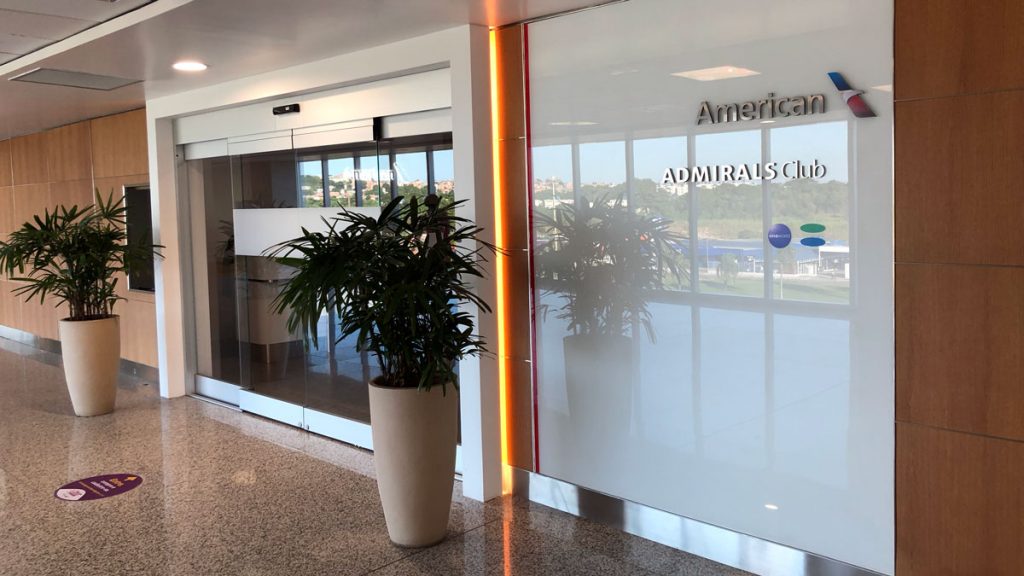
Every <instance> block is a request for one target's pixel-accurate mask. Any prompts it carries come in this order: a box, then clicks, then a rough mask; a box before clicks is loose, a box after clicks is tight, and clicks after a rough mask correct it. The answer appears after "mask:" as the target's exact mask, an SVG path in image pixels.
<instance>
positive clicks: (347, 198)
mask: <svg viewBox="0 0 1024 576" xmlns="http://www.w3.org/2000/svg"><path fill="white" fill-rule="evenodd" d="M287 154H289V153H280V152H275V153H273V155H266V156H267V158H266V159H263V158H262V157H261V155H252V156H243V157H241V160H240V161H239V162H238V164H239V165H240V166H241V167H242V174H241V175H240V180H241V183H242V187H243V189H242V197H243V199H245V200H247V202H246V204H245V206H244V207H246V208H253V207H255V208H289V207H294V206H295V205H294V204H292V203H284V204H282V203H280V202H278V203H277V204H274V205H268V203H267V201H265V200H261V199H259V198H258V196H259V194H258V192H259V190H258V188H259V187H260V184H257V183H255V182H252V181H251V180H252V179H253V178H254V177H255V175H256V174H255V172H256V170H254V168H255V167H257V166H258V168H259V169H260V170H262V171H263V172H266V171H268V170H272V169H273V165H271V164H270V162H269V161H270V160H280V159H283V158H285V155H287ZM290 154H294V157H293V158H292V160H291V162H292V165H293V166H297V167H298V170H297V173H296V172H294V169H293V172H292V174H297V185H298V193H297V194H292V193H291V192H290V189H289V187H288V186H287V185H284V186H283V189H285V190H284V192H283V193H278V192H273V194H272V195H273V196H274V197H275V198H276V197H277V196H283V197H284V196H289V195H292V196H297V197H298V199H299V202H298V206H300V207H303V208H340V207H344V208H351V207H356V206H380V205H383V204H387V203H388V201H390V199H391V198H393V197H394V196H395V195H402V196H405V197H413V196H415V197H418V198H421V199H422V198H424V197H426V196H427V195H428V194H437V195H438V196H440V197H441V199H442V201H446V202H450V201H453V200H454V199H455V175H454V168H455V167H454V164H453V155H452V144H451V134H432V135H426V136H415V137H410V138H397V139H394V140H387V141H381V142H368V143H360V144H353V145H344V146H332V147H329V148H316V149H304V150H299V151H297V152H296V153H290ZM277 171H278V172H282V174H283V175H284V176H287V174H284V172H286V171H285V170H284V169H283V168H282V167H278V170H277ZM261 185H262V187H264V188H267V187H270V188H273V189H274V190H276V189H277V187H276V186H271V185H268V184H267V183H262V184H261ZM263 195H264V196H266V195H267V194H266V193H264V194H263Z"/></svg>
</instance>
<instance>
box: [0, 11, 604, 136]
mask: <svg viewBox="0 0 1024 576" xmlns="http://www.w3.org/2000/svg"><path fill="white" fill-rule="evenodd" d="M598 3H601V2H600V0H291V1H288V2H281V1H280V0H157V1H156V2H151V3H148V4H147V2H146V1H144V0H119V1H118V2H115V3H109V2H105V1H102V0H0V52H4V51H6V50H10V51H11V52H12V53H19V52H29V51H31V50H34V49H37V48H39V47H40V46H44V45H46V44H50V43H51V42H53V41H54V40H57V39H59V38H62V37H64V36H67V35H68V34H69V33H72V34H73V33H75V31H76V30H84V29H86V28H89V27H91V26H94V25H95V24H96V23H97V22H101V21H102V20H104V19H106V18H110V17H112V16H115V15H117V14H118V13H121V12H124V11H126V10H132V9H134V8H138V9H137V10H134V11H132V12H131V13H128V14H125V15H123V16H121V17H120V18H114V19H113V20H110V21H108V22H106V23H105V24H102V25H100V26H96V27H95V28H92V29H91V30H87V31H86V32H84V33H82V34H78V35H77V36H72V37H71V38H68V39H66V40H63V41H62V42H58V43H56V44H52V45H50V46H48V47H46V48H44V49H42V50H40V51H38V52H35V53H32V54H29V55H28V56H24V57H22V58H20V59H16V60H12V61H9V62H7V63H6V64H4V63H3V62H4V60H2V59H0V139H3V138H7V137H10V136H16V135H20V134H27V133H31V132H36V131H39V130H42V129H46V128H50V127H53V126H59V125H62V124H67V123H70V122H74V121H77V120H81V119H84V118H90V117H95V116H101V115H105V114H112V113H115V112H119V111H123V110H128V109H132V108H137V107H140V106H142V105H143V104H144V102H145V100H146V99H147V98H155V97H158V96H164V95H167V94H173V93H177V92H182V91H186V90H192V89H195V88H200V87H203V86H208V85H211V84H217V83H220V82H225V81H228V80H233V79H237V78H243V77H246V76H251V75H254V74H259V73H263V72H267V71H270V70H275V69H279V68H283V67H287V66H293V65H296V64H300V63H303V62H311V61H315V60H319V59H322V58H326V57H329V56H334V55H337V54H343V53H347V52H353V51H356V50H360V49H364V48H368V47H371V46H377V45H381V44H387V43H390V42H395V41H397V40H401V39H405V38H412V37H415V36H420V35H423V34H428V33H431V32H435V31H438V30H443V29H446V28H451V27H453V26H458V25H462V24H467V23H473V24H483V25H501V24H507V23H511V22H517V21H521V20H526V19H531V18H536V17H541V16H545V15H548V14H552V13H558V12H562V11H566V10H572V9H575V8H583V7H586V6H590V5H593V4H598ZM139 6H141V7H139ZM29 10H31V12H29ZM58 15H59V16H58ZM5 33H6V34H5ZM44 36H45V38H44ZM182 58H194V59H198V60H202V61H203V62H206V63H207V64H209V66H210V68H209V70H207V71H206V72H203V73H200V74H185V73H180V72H175V71H174V70H172V69H171V64H172V63H174V62H175V61H177V60H179V59H182ZM36 67H47V68H57V69H61V70H74V71H80V72H89V73H92V74H103V75H109V76H117V77H121V78H132V79H138V80H142V81H143V82H142V83H140V84H135V85H133V86H128V87H125V88H121V89H118V90H114V91H111V92H97V91H90V90H83V89H77V88H67V87H61V86H44V85H34V84H27V83H22V82H8V81H7V79H9V78H11V77H13V76H17V75H18V74H20V73H22V72H25V71H28V70H31V69H33V68H36Z"/></svg>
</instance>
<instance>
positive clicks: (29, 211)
mask: <svg viewBox="0 0 1024 576" xmlns="http://www.w3.org/2000/svg"><path fill="white" fill-rule="evenodd" d="M11 191H12V200H13V210H12V211H11V214H12V216H13V227H14V228H20V227H21V225H22V224H23V223H25V222H31V221H32V217H33V216H35V215H37V214H38V215H42V214H43V212H45V211H46V210H47V209H48V208H49V207H50V185H49V184H27V185H25V186H15V187H14V188H12V189H11Z"/></svg>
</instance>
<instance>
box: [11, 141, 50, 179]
mask: <svg viewBox="0 0 1024 576" xmlns="http://www.w3.org/2000/svg"><path fill="white" fill-rule="evenodd" d="M48 141H49V138H48V137H47V135H46V133H45V132H40V133H38V134H30V135H28V136H21V137H18V138H14V139H12V140H11V164H12V171H11V173H12V175H13V177H14V184H15V185H19V184H46V183H48V182H49V181H50V171H49V168H48V155H49V153H48V151H47V142H48Z"/></svg>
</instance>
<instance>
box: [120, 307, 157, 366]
mask: <svg viewBox="0 0 1024 576" xmlns="http://www.w3.org/2000/svg"><path fill="white" fill-rule="evenodd" d="M155 310H156V308H155V305H154V303H153V301H152V299H151V298H150V299H147V298H146V297H145V296H136V295H135V294H134V293H133V294H132V296H129V298H128V300H124V301H122V302H118V304H117V307H116V309H115V312H117V313H118V314H120V315H121V357H122V358H124V359H126V360H131V361H132V362H137V363H139V364H145V365H146V366H156V365H157V352H156V312H155Z"/></svg>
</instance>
